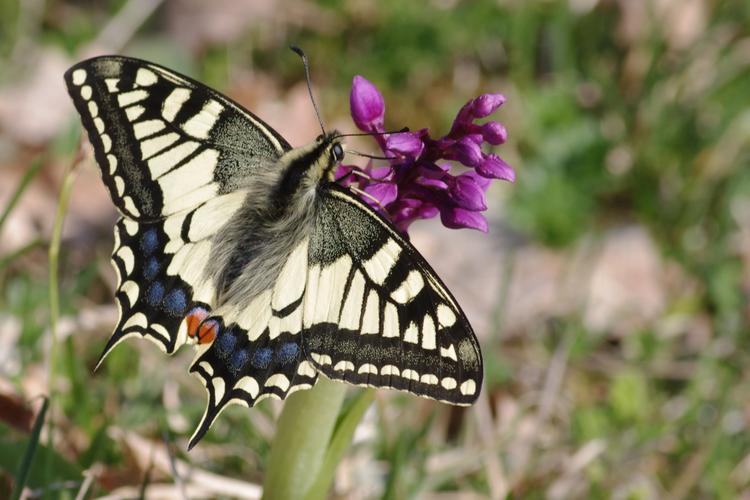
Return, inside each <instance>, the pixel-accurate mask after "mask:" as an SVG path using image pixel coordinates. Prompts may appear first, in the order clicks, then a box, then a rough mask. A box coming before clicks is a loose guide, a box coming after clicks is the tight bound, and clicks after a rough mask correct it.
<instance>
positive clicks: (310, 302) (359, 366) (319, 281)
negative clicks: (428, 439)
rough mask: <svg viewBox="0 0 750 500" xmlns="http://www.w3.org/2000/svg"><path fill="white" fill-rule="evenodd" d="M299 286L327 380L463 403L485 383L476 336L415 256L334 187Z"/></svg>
mask: <svg viewBox="0 0 750 500" xmlns="http://www.w3.org/2000/svg"><path fill="white" fill-rule="evenodd" d="M309 255H310V262H309V273H308V284H307V290H306V292H305V316H304V327H305V329H304V331H303V336H304V345H305V354H306V355H307V356H308V358H309V359H310V360H311V361H312V362H313V364H314V365H315V366H316V368H317V369H318V370H319V371H321V372H322V373H324V374H325V375H326V376H328V377H330V378H333V379H337V380H343V381H346V382H349V383H353V384H358V385H370V386H375V387H391V388H395V389H400V390H404V391H408V392H411V393H414V394H417V395H420V396H426V397H430V398H433V399H438V400H441V401H446V402H450V403H453V404H470V403H472V402H473V401H474V400H475V399H476V398H477V396H478V394H479V390H480V388H481V383H482V358H481V353H480V350H479V344H478V343H477V340H476V338H475V336H474V333H473V331H472V329H471V326H470V325H469V322H468V321H467V320H466V317H465V315H464V314H463V312H462V311H461V310H460V308H459V307H458V305H457V304H456V302H455V300H454V299H453V297H452V296H451V294H450V293H449V292H448V290H447V289H446V288H445V287H444V286H443V284H442V283H441V282H440V280H439V279H438V278H437V276H436V275H435V273H434V271H433V270H432V269H431V268H430V266H429V265H428V264H427V262H426V261H425V260H424V258H422V256H421V255H420V254H419V253H418V252H417V251H416V250H415V249H414V247H413V246H412V245H411V244H410V243H409V242H407V241H406V240H404V239H403V238H402V237H401V236H400V235H399V234H398V233H397V232H396V231H395V230H394V229H393V227H392V226H391V225H390V224H389V223H387V222H386V221H385V220H384V219H383V218H382V217H381V216H379V215H378V214H376V213H375V211H374V210H372V209H371V208H370V207H369V206H367V205H366V204H365V203H363V202H362V201H361V200H359V199H358V198H356V197H355V196H353V195H352V194H351V193H349V192H348V191H346V190H344V189H343V188H340V187H338V186H336V185H334V184H330V185H328V186H327V187H326V188H324V189H322V190H320V208H319V211H318V214H317V221H316V227H315V230H314V232H313V234H312V236H311V239H310V252H309Z"/></svg>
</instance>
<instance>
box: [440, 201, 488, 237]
mask: <svg viewBox="0 0 750 500" xmlns="http://www.w3.org/2000/svg"><path fill="white" fill-rule="evenodd" d="M440 220H441V221H442V223H443V225H444V226H445V227H448V228H451V229H460V228H462V227H467V228H470V229H478V230H479V231H482V232H483V233H486V232H487V231H488V229H489V226H488V225H487V219H485V218H484V215H482V214H480V213H479V212H472V211H471V210H466V209H463V208H459V207H450V208H445V209H443V210H441V211H440Z"/></svg>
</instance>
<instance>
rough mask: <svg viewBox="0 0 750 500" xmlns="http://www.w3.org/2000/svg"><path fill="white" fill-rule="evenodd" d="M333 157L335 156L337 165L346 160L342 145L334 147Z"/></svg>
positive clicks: (334, 159)
mask: <svg viewBox="0 0 750 500" xmlns="http://www.w3.org/2000/svg"><path fill="white" fill-rule="evenodd" d="M331 156H333V161H335V162H337V163H338V162H340V161H341V160H343V159H344V149H343V148H342V147H341V144H334V145H333V149H332V150H331Z"/></svg>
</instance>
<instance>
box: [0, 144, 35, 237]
mask: <svg viewBox="0 0 750 500" xmlns="http://www.w3.org/2000/svg"><path fill="white" fill-rule="evenodd" d="M43 165H44V157H43V156H38V157H36V158H35V159H34V161H33V162H32V163H31V166H30V167H29V168H28V169H27V170H26V172H24V174H23V177H21V182H19V183H18V187H16V190H15V191H13V194H12V195H11V197H10V200H8V204H7V205H5V208H4V209H3V212H2V214H0V232H2V230H3V225H5V221H6V220H7V219H8V216H9V215H10V213H11V212H12V211H13V209H14V208H15V207H16V204H17V203H18V200H20V199H21V195H22V194H23V192H24V191H26V188H28V187H29V184H30V183H31V180H32V179H33V178H34V177H36V174H38V173H39V171H40V170H41V169H42V166H43Z"/></svg>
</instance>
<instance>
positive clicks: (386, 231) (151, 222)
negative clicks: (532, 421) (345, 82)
mask: <svg viewBox="0 0 750 500" xmlns="http://www.w3.org/2000/svg"><path fill="white" fill-rule="evenodd" d="M65 81H66V84H67V87H68V91H69V93H70V96H71V97H72V98H73V102H74V103H75V107H76V109H77V110H78V113H79V114H80V115H81V119H82V121H83V125H84V127H85V128H86V130H87V131H88V136H89V140H90V142H91V144H92V145H93V148H94V152H95V157H96V160H97V163H98V164H99V167H100V168H101V174H102V179H103V180H104V183H105V184H106V186H107V189H108V190H109V193H110V195H111V197H112V201H113V202H114V204H115V205H116V206H117V209H118V210H119V212H120V214H121V217H120V219H119V220H118V222H117V224H116V226H115V231H114V233H115V248H114V252H113V254H112V262H113V265H114V267H115V270H116V271H117V275H118V286H117V292H116V296H115V299H116V301H117V304H118V306H119V311H120V317H119V321H118V323H117V326H116V328H115V331H114V334H113V335H112V337H111V338H110V339H109V341H108V342H107V344H106V346H105V348H104V351H103V353H102V356H101V357H102V359H103V358H104V357H105V356H106V355H107V354H108V353H109V352H110V351H111V350H112V349H113V348H114V347H115V346H116V345H117V344H119V343H120V342H121V341H122V340H124V339H126V338H128V337H145V338H147V339H149V340H151V341H153V342H155V343H156V344H157V345H158V346H159V347H160V348H161V349H162V350H163V351H165V352H167V353H169V354H172V353H174V352H175V350H177V349H178V348H179V347H180V346H182V345H183V344H186V343H187V344H192V345H194V346H195V348H196V350H197V353H196V356H195V359H194V361H193V363H192V365H191V367H190V371H191V372H192V373H193V374H195V375H196V376H197V377H198V378H199V379H200V380H201V382H202V383H203V384H204V385H205V387H206V390H207V391H208V404H207V407H206V411H205V413H204V415H203V418H202V420H201V422H200V424H199V425H198V427H197V429H196V431H195V433H194V434H193V437H192V439H191V441H190V446H191V447H192V446H193V445H194V444H195V443H196V442H197V441H198V440H199V439H200V438H201V437H203V435H204V434H205V433H206V431H207V430H208V429H209V427H210V425H211V423H212V422H213V421H214V419H215V418H216V417H217V416H218V415H219V413H220V412H221V411H222V410H223V409H224V408H225V407H226V406H227V405H229V404H232V403H239V404H243V405H246V406H248V407H250V406H253V405H255V404H256V403H257V402H258V401H261V400H262V399H264V398H267V397H276V398H280V399H284V398H285V397H286V396H287V395H289V394H291V393H292V392H294V391H297V390H301V389H309V388H311V387H312V386H313V385H314V384H315V382H316V380H317V378H318V376H319V374H322V375H324V376H326V377H329V378H331V379H335V380H341V381H344V382H348V383H351V384H357V385H366V386H374V387H389V388H394V389H399V390H403V391H408V392H410V393H413V394H416V395H419V396H425V397H429V398H433V399H437V400H440V401H444V402H447V403H451V404H457V405H468V404H471V403H473V402H474V400H475V399H476V398H477V396H478V394H479V391H480V388H481V384H482V357H481V353H480V350H479V344H478V343H477V340H476V337H475V336H474V333H473V331H472V328H471V326H470V325H469V322H468V321H467V319H466V316H465V315H464V313H463V312H462V311H461V309H460V308H459V306H458V304H457V303H456V301H455V299H454V298H453V296H452V295H451V293H450V292H449V291H448V290H447V289H446V287H445V286H444V285H443V283H442V282H441V281H440V279H439V278H438V277H437V275H436V274H435V272H434V271H433V270H432V268H431V267H430V266H429V264H427V262H426V261H425V259H424V258H423V257H422V256H421V255H420V254H419V252H417V250H415V248H414V247H413V246H412V245H411V244H410V243H409V242H408V241H407V240H405V239H404V238H403V237H402V236H401V235H400V234H399V233H398V231H397V230H396V229H395V228H394V227H393V226H392V225H391V224H390V223H389V222H388V221H387V220H385V219H384V218H383V217H382V216H381V215H379V214H378V213H377V212H376V211H374V210H373V209H371V208H370V207H369V206H368V205H367V204H366V203H363V202H362V201H361V200H360V199H359V198H358V197H357V196H355V195H354V194H353V193H352V192H350V191H349V190H347V189H345V188H342V187H341V186H339V185H338V184H336V183H334V182H333V172H334V170H335V168H336V166H337V165H338V163H339V162H340V161H341V160H342V158H343V156H344V150H343V143H342V138H341V136H340V135H339V134H337V133H335V132H334V133H327V134H323V135H321V136H320V137H318V138H317V139H316V140H315V141H314V142H313V143H312V144H309V145H307V146H303V147H299V148H292V147H291V146H290V145H289V143H287V141H285V140H284V138H283V137H281V135H279V134H278V133H277V132H276V131H275V130H273V129H272V128H271V127H269V126H268V125H266V124H265V123H264V122H263V121H262V120H260V119H259V118H258V117H256V116H255V115H253V114H252V113H250V112H249V111H246V110H245V109H243V108H242V107H241V106H240V105H238V104H236V103H235V102H233V101H232V100H231V99H229V98H227V97H225V96H223V95H221V94H219V93H218V92H216V91H214V90H212V89H210V88H208V87H206V86H205V85H202V84H201V83H198V82H196V81H194V80H192V79H190V78H187V77H185V76H182V75H180V74H178V73H175V72H174V71H171V70H169V69H166V68H164V67H161V66H158V65H156V64H152V63H149V62H145V61H141V60H137V59H131V58H127V57H119V56H105V57H97V58H94V59H89V60H87V61H83V62H81V63H79V64H76V65H75V66H73V67H72V68H70V69H69V70H68V71H67V72H66V74H65ZM100 362H101V360H100Z"/></svg>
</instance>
